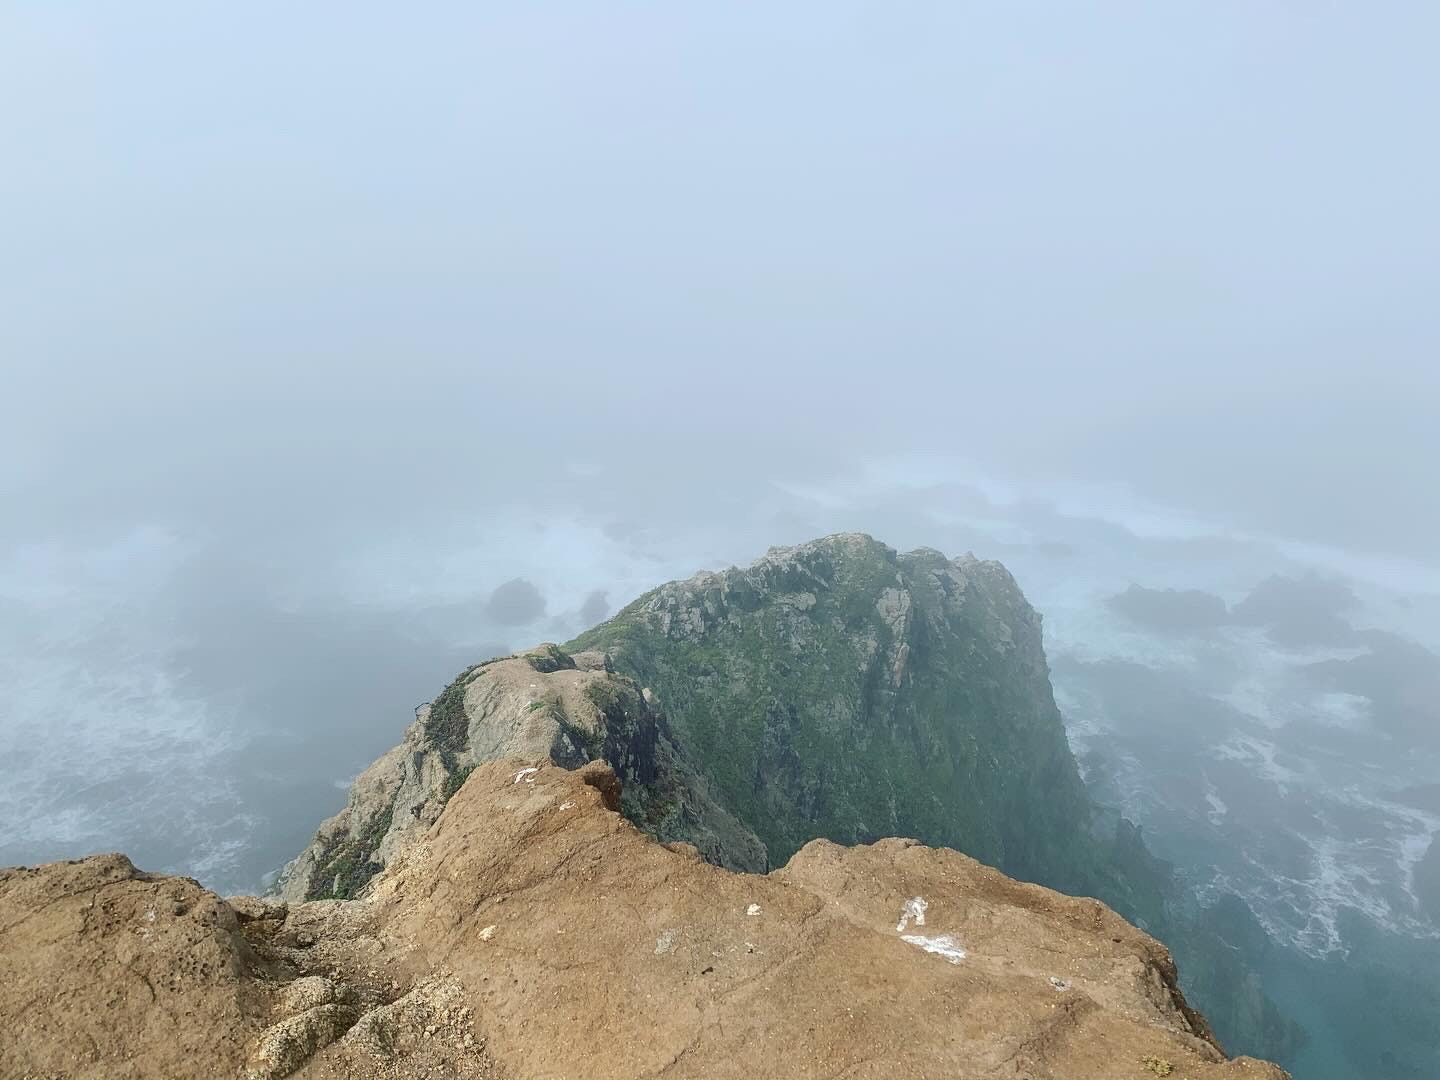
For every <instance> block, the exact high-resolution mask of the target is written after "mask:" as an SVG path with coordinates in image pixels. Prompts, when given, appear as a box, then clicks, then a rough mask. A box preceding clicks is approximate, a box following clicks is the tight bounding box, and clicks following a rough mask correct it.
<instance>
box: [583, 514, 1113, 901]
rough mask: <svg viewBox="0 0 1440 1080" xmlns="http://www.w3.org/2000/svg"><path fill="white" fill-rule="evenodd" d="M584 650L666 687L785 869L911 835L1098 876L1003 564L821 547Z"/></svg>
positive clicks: (765, 562) (1036, 872)
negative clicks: (824, 841)
mask: <svg viewBox="0 0 1440 1080" xmlns="http://www.w3.org/2000/svg"><path fill="white" fill-rule="evenodd" d="M570 647H572V648H576V649H603V650H606V651H607V652H608V653H609V655H610V656H611V657H612V659H613V662H614V664H615V666H616V668H617V669H618V670H620V671H622V672H624V673H626V674H629V675H632V676H634V678H635V679H636V680H637V681H639V682H640V683H641V684H642V685H644V686H647V687H651V688H653V689H654V691H655V692H656V694H657V695H658V698H659V701H660V703H661V705H662V706H663V707H664V708H665V709H666V711H667V713H668V715H669V716H670V719H671V722H672V724H673V725H674V729H675V732H676V735H677V736H678V738H679V741H680V742H681V743H682V744H683V745H684V746H685V747H686V748H687V750H688V751H689V753H690V754H691V755H692V756H693V758H694V760H695V762H696V764H697V765H698V766H699V767H700V769H701V770H702V771H703V772H704V773H705V774H706V775H707V776H708V777H710V778H711V780H712V782H713V783H714V785H715V790H716V793H717V795H718V796H719V797H720V799H721V801H722V802H724V804H725V805H726V806H727V807H729V808H730V809H731V810H733V811H734V812H735V813H736V815H737V816H738V817H739V818H740V819H741V820H742V821H743V822H744V823H745V824H746V825H747V826H748V827H749V828H750V829H752V830H753V831H754V832H755V833H756V835H758V836H759V837H760V838H761V840H763V841H764V842H765V845H766V847H767V849H768V850H769V853H770V857H771V859H772V860H775V861H777V862H779V861H783V860H784V859H786V858H788V857H789V856H790V855H791V854H792V853H793V852H794V851H796V850H797V849H798V848H799V847H800V846H801V845H803V844H804V843H806V842H807V841H809V840H810V839H812V838H814V837H816V836H823V837H828V838H830V839H832V840H837V841H840V842H842V843H854V842H864V841H869V840H874V839H876V838H878V837H881V836H891V835H897V834H899V835H914V836H921V837H923V838H925V840H926V841H927V842H929V843H934V844H944V845H947V846H953V847H956V848H960V849H962V850H964V851H965V852H967V853H968V854H971V855H973V856H975V857H976V858H979V859H981V860H983V861H985V862H989V863H993V864H994V865H996V866H998V867H1000V868H1001V869H1002V870H1004V871H1005V872H1007V873H1011V874H1015V875H1018V876H1022V877H1026V878H1031V879H1035V878H1043V879H1044V880H1046V881H1047V883H1050V884H1053V885H1056V886H1057V887H1064V888H1067V889H1071V888H1080V887H1084V886H1086V885H1089V884H1091V883H1092V881H1093V876H1094V875H1093V872H1092V871H1093V867H1092V862H1093V860H1091V859H1090V858H1089V853H1090V852H1091V850H1092V849H1093V847H1094V844H1093V843H1092V842H1091V841H1090V840H1089V838H1088V836H1087V827H1088V824H1089V822H1090V807H1089V802H1088V799H1087V796H1086V793H1085V790H1084V786H1083V784H1082V782H1081V780H1080V776H1079V772H1078V770H1077V768H1076V765H1075V761H1074V758H1073V757H1072V756H1071V753H1070V750H1069V746H1068V744H1067V742H1066V739H1065V731H1064V727H1063V724H1062V722H1061V718H1060V714H1059V711H1058V710H1057V709H1056V707H1055V702H1054V698H1053V696H1052V693H1051V689H1050V681H1049V670H1048V667H1047V665H1046V661H1045V654H1044V649H1043V646H1042V644H1041V634H1040V618H1039V616H1038V615H1037V614H1036V613H1035V611H1034V609H1032V608H1031V607H1030V605H1029V604H1028V603H1027V602H1026V601H1025V598H1024V596H1023V595H1022V594H1021V592H1020V590H1019V588H1018V587H1017V586H1016V584H1015V581H1014V579H1013V578H1012V577H1011V576H1010V574H1009V573H1008V572H1007V571H1006V570H1005V568H1004V567H1003V566H1001V565H1000V564H999V563H995V562H985V561H981V560H979V559H976V558H974V557H972V556H966V557H963V558H959V559H954V560H949V559H946V558H945V557H944V556H943V555H941V554H940V553H939V552H935V551H929V550H920V551H913V552H910V553H908V554H897V553H896V552H895V551H893V550H892V549H890V548H888V547H886V546H885V545H883V544H881V543H879V542H877V541H875V540H873V539H871V538H870V537H868V536H863V535H842V536H833V537H827V538H825V539H823V540H817V541H814V542H812V543H808V544H804V545H802V546H800V547H795V548H784V549H772V550H771V551H770V553H769V554H768V555H766V556H765V557H764V558H763V559H761V560H759V561H758V562H756V563H755V564H754V565H752V566H750V567H749V568H747V569H731V570H727V571H725V572H724V573H704V574H698V575H696V576H695V577H693V578H691V579H690V580H688V581H682V582H675V583H672V584H669V585H665V586H662V587H661V588H659V589H656V590H654V591H653V592H651V593H648V594H646V595H645V596H642V597H641V598H640V599H639V600H637V601H635V602H634V603H633V604H631V605H630V606H628V607H627V608H625V609H624V610H623V611H621V612H620V613H619V614H618V615H617V616H615V618H613V619H611V620H610V621H608V622H606V623H603V624H602V625H600V626H598V627H596V628H595V629H593V630H591V631H589V632H587V633H586V634H584V635H582V636H581V637H580V638H579V639H577V640H576V641H575V642H574V643H572V645H571V646H570Z"/></svg>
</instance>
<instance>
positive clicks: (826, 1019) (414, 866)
mask: <svg viewBox="0 0 1440 1080" xmlns="http://www.w3.org/2000/svg"><path fill="white" fill-rule="evenodd" d="M537 711H538V710H537ZM532 760H533V759H530V758H525V759H514V760H507V761H501V762H492V763H488V764H481V765H479V766H477V767H476V768H474V769H473V770H472V771H471V772H470V773H469V775H468V778H467V779H466V780H465V782H464V783H463V785H462V786H461V787H460V788H459V789H458V791H457V792H456V793H455V794H454V796H453V798H451V799H450V800H449V801H448V803H447V804H446V805H445V806H443V807H442V808H441V809H440V811H439V813H438V815H437V816H436V818H435V820H434V821H433V822H430V823H428V824H426V825H424V826H423V827H420V828H418V829H417V831H416V832H415V834H414V835H413V836H412V837H410V842H409V843H407V844H405V845H401V846H398V847H397V848H396V849H395V850H394V853H393V858H391V859H390V861H389V865H388V866H387V867H386V868H385V869H384V870H383V871H382V872H381V873H379V874H378V876H377V877H376V878H375V879H374V880H373V881H372V882H370V887H369V888H368V890H367V891H366V895H365V897H364V898H363V899H359V900H350V901H337V900H319V901H309V902H295V903H289V904H286V903H281V902H270V901H264V900H258V899H255V898H234V899H231V900H229V901H225V900H221V899H220V898H219V897H216V896H214V895H213V894H211V893H209V892H207V891H205V890H204V889H202V888H200V887H199V886H198V885H196V884H195V883H194V882H192V881H189V880H186V879H179V878H169V877H160V876H155V875H149V874H142V873H140V872H138V871H136V870H135V868H134V867H133V866H131V865H130V864H129V862H128V861H127V860H125V859H124V858H123V857H121V856H113V855H112V856H97V857H94V858H90V859H85V860H81V861H79V862H73V863H55V864H50V865H48V866H42V867H38V868H33V869H27V868H20V869H12V870H6V871H0V1021H3V1024H4V1028H3V1030H4V1037H3V1038H0V1075H3V1076H5V1077H7V1078H8V1077H16V1078H34V1080H38V1078H41V1077H46V1078H51V1077H65V1078H67V1080H100V1078H104V1080H115V1078H124V1077H165V1078H175V1080H182V1078H192V1077H193V1078H202V1077H203V1078H205V1080H209V1078H211V1077H216V1076H244V1077H249V1078H251V1080H280V1078H282V1077H286V1076H295V1077H301V1078H308V1080H319V1078H341V1077H345V1078H357V1080H369V1078H379V1077H387V1078H392V1080H409V1078H418V1077H424V1076H430V1077H438V1076H445V1077H457V1078H462V1080H465V1078H479V1077H487V1078H497V1080H498V1078H516V1080H520V1078H538V1077H569V1076H586V1077H593V1078H596V1080H618V1078H630V1077H634V1078H640V1077H656V1076H662V1075H663V1076H671V1077H677V1078H678V1077H702V1076H703V1077H708V1078H716V1077H720V1078H723V1077H735V1078H741V1077H743V1078H746V1080H752V1078H758V1077H771V1076H773V1077H838V1076H845V1077H849V1078H865V1077H876V1078H879V1077H892V1076H906V1077H917V1078H925V1077H934V1078H940V1077H944V1078H946V1080H970V1078H981V1077H987V1078H989V1077H1028V1078H1031V1080H1062V1078H1063V1080H1084V1078H1087V1077H1094V1078H1099V1077H1104V1078H1106V1080H1125V1078H1135V1080H1148V1078H1150V1077H1153V1076H1174V1077H1177V1078H1178V1077H1185V1078H1187V1080H1221V1078H1225V1080H1239V1078H1245V1080H1282V1078H1283V1077H1284V1076H1285V1074H1284V1073H1283V1072H1282V1071H1281V1070H1280V1069H1278V1068H1277V1067H1275V1066H1272V1065H1268V1064H1265V1063H1262V1062H1258V1061H1254V1060H1250V1059H1234V1060H1227V1059H1226V1058H1225V1057H1224V1055H1223V1054H1222V1053H1221V1052H1220V1050H1219V1048H1218V1047H1217V1046H1216V1045H1215V1043H1214V1041H1213V1040H1212V1038H1211V1037H1210V1035H1209V1031H1208V1028H1207V1026H1206V1024H1205V1022H1204V1020H1203V1018H1201V1017H1200V1016H1199V1015H1198V1014H1196V1013H1195V1012H1193V1011H1192V1010H1191V1009H1190V1008H1189V1007H1188V1006H1187V1005H1186V1002H1185V999H1184V997H1183V996H1182V995H1181V993H1180V991H1179V990H1178V989H1177V983H1176V972H1175V966H1174V964H1173V962H1172V961H1171V959H1170V955H1169V953H1168V952H1167V951H1166V950H1165V948H1164V947H1163V946H1162V945H1160V944H1159V943H1158V942H1156V941H1154V940H1153V939H1151V938H1150V937H1148V936H1147V935H1145V934H1144V933H1142V932H1140V931H1139V930H1137V929H1135V928H1134V927H1132V926H1130V925H1129V924H1127V923H1126V922H1124V921H1123V920H1122V919H1121V918H1120V917H1119V916H1117V915H1116V914H1115V913H1114V912H1112V911H1111V910H1109V909H1108V908H1106V907H1105V906H1104V905H1102V904H1100V903H1099V902H1097V901H1094V900H1083V899H1074V898H1071V897H1067V896H1063V895H1060V894H1058V893H1054V892H1051V891H1049V890H1047V889H1044V888H1041V887H1039V886H1035V885H1025V884H1021V883H1018V882H1016V881H1013V880H1010V879H1009V878H1006V877H1004V876H1003V875H1001V874H1000V873H999V872H997V871H995V870H992V869H990V868H988V867H985V866H983V865H981V864H979V863H977V862H975V861H974V860H973V859H970V858H968V857H966V856H964V855H960V854H958V853H956V852H954V851H948V850H941V849H933V848H927V847H923V846H921V845H920V844H918V843H917V842H915V841H912V840H897V839H888V840H882V841H879V842H878V843H875V844H872V845H869V846H864V847H856V848H841V847H838V846H836V845H835V844H833V843H830V842H828V841H815V842H813V843H810V844H808V845H806V846H805V847H804V848H803V849H801V850H800V851H799V852H798V853H797V854H796V855H795V856H794V857H793V858H792V859H791V860H790V861H789V863H788V864H787V865H786V866H785V867H784V868H783V869H780V870H776V871H774V872H772V873H770V874H768V875H764V876H761V875H749V874H738V873H733V872H730V871H728V870H725V869H722V868H719V867H716V866H712V865H709V864H707V863H706V862H704V861H703V860H702V859H701V858H700V857H699V853H698V852H697V851H696V850H695V849H694V848H693V847H691V846H689V845H686V844H680V843H675V844H669V845H662V844H660V843H658V842H656V841H654V840H653V839H651V838H649V837H647V836H645V835H644V834H643V833H641V832H640V831H639V830H638V829H637V828H636V827H635V826H634V825H632V824H631V823H630V822H629V821H628V820H626V818H624V817H622V816H621V815H620V814H619V813H617V812H616V811H617V808H618V807H619V806H620V805H621V801H622V799H623V798H624V796H623V794H622V791H621V787H622V785H621V783H620V781H619V779H618V778H617V776H616V774H615V772H614V770H613V769H612V768H611V767H610V766H609V765H607V764H605V763H603V762H598V761H597V762H594V763H592V764H589V765H586V766H583V767H582V768H580V769H577V770H573V771H572V770H566V769H563V768H558V767H555V766H553V765H549V764H542V765H539V766H535V765H533V764H531V761H532Z"/></svg>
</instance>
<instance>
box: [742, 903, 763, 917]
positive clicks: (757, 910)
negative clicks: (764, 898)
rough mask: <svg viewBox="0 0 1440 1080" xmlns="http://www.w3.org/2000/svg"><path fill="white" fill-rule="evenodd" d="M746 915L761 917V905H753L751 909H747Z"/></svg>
mask: <svg viewBox="0 0 1440 1080" xmlns="http://www.w3.org/2000/svg"><path fill="white" fill-rule="evenodd" d="M745 914H746V915H759V914H760V905H759V904H751V905H750V906H749V907H747V908H746V909H745Z"/></svg>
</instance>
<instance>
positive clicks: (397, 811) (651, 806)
mask: <svg viewBox="0 0 1440 1080" xmlns="http://www.w3.org/2000/svg"><path fill="white" fill-rule="evenodd" d="M502 757H522V758H526V759H529V760H536V761H538V760H550V761H553V762H555V763H557V764H559V765H564V766H567V767H571V768H575V767H578V766H579V765H581V764H583V763H585V762H587V761H590V760H591V759H592V758H600V759H603V760H605V761H608V762H609V763H610V764H611V765H612V766H613V767H614V768H615V770H616V772H617V773H618V774H619V775H620V776H621V777H622V778H623V779H624V781H625V784H626V800H625V807H624V809H625V812H626V813H627V814H628V815H629V816H630V817H631V818H632V819H633V820H635V821H637V822H638V823H640V824H641V825H642V826H643V827H644V828H645V829H646V831H647V832H649V833H650V834H651V835H653V836H655V837H657V838H658V839H660V840H684V841H687V842H689V843H692V844H694V845H695V846H696V847H697V848H698V849H699V850H700V851H701V852H702V853H703V854H704V856H705V857H706V858H707V859H709V860H710V861H711V862H716V863H723V864H725V865H728V866H732V867H735V868H736V869H742V870H764V869H765V868H766V865H767V864H766V858H765V852H764V848H763V847H762V846H761V844H760V842H759V840H757V839H756V838H755V836H754V835H753V834H752V833H751V832H750V831H749V830H748V829H746V828H745V827H744V826H743V825H741V824H740V823H739V821H737V820H736V819H735V817H734V816H733V815H732V814H731V813H729V811H727V810H725V809H724V808H723V807H721V806H720V805H719V804H717V803H716V801H715V800H714V799H713V798H712V797H711V796H710V794H709V785H708V783H707V782H706V780H705V779H704V778H703V777H702V776H701V775H700V774H699V773H698V772H697V771H696V769H695V768H694V766H693V765H692V764H691V763H690V762H689V760H688V759H687V758H686V756H685V754H684V752H683V751H682V750H681V749H680V748H679V747H678V746H677V745H676V743H675V740H674V739H673V737H672V736H671V734H670V730H669V727H668V724H667V723H666V720H665V717H664V716H663V715H662V714H661V713H660V712H659V711H658V710H657V709H655V708H654V707H653V706H652V705H651V702H650V700H649V699H648V697H647V695H646V694H645V692H644V690H643V689H642V688H641V687H640V686H638V685H637V684H636V683H635V682H634V680H632V679H630V678H628V677H626V676H624V675H618V674H616V673H615V671H614V670H613V669H612V668H611V667H610V665H609V662H608V660H607V659H606V658H605V657H604V656H603V655H600V654H596V653H589V654H586V653H581V654H580V655H578V656H574V657H572V656H570V655H569V654H567V653H564V652H561V651H560V650H559V649H558V648H556V647H555V646H554V645H542V646H540V647H538V648H536V649H532V650H530V651H529V652H527V653H522V654H520V655H518V656H513V657H502V658H500V659H497V660H490V661H486V662H484V663H481V664H477V665H475V666H474V667H471V668H469V669H467V670H466V671H464V672H462V673H461V674H460V676H459V677H458V678H457V679H456V680H455V681H454V682H453V683H451V684H450V686H449V687H447V688H446V689H445V691H444V692H443V693H442V694H441V695H440V696H439V697H437V698H436V699H435V701H433V702H431V703H429V704H427V705H423V706H421V707H420V709H418V710H417V712H416V717H415V721H414V723H412V724H411V725H410V727H409V728H408V729H407V730H406V732H405V738H404V741H403V742H401V744H400V745H399V746H397V747H395V748H394V749H393V750H391V751H389V752H388V753H386V754H385V755H384V756H383V757H381V758H379V759H378V760H377V761H376V762H375V763H374V764H372V765H371V766H370V767H369V768H368V769H366V770H365V771H364V772H363V773H362V774H361V775H360V776H359V777H357V778H356V780H355V782H354V783H353V784H352V785H351V788H350V793H349V797H348V801H347V803H346V806H345V808H344V809H343V810H341V811H340V813H339V814H337V815H336V816H335V817H333V818H330V819H329V820H328V821H326V822H325V823H324V824H322V825H321V827H320V829H319V831H318V833H317V834H316V837H315V840H314V841H313V842H312V843H311V844H310V846H309V847H308V848H306V849H305V851H303V852H302V853H301V854H300V856H299V857H298V858H296V859H295V860H294V861H293V862H291V863H290V864H289V865H288V866H287V867H286V868H285V869H284V871H282V873H281V876H280V880H279V883H278V885H277V892H278V894H279V895H281V896H283V897H284V898H286V899H289V900H315V899H325V898H334V899H350V898H353V897H354V896H356V895H358V894H359V893H360V892H362V891H363V890H364V888H365V887H366V885H367V884H368V882H369V881H370V879H371V878H372V877H373V876H374V875H375V874H376V873H377V872H379V870H380V869H381V867H383V866H384V865H385V864H386V863H387V862H389V860H390V859H392V858H393V857H394V856H395V854H396V853H397V852H398V851H400V850H403V848H404V847H405V846H406V845H407V844H408V843H410V842H411V841H412V840H413V839H414V838H415V837H416V836H419V835H421V834H423V833H424V831H425V830H426V829H428V828H429V827H430V825H431V824H432V823H433V822H434V821H435V819H436V818H437V817H438V816H439V815H440V812H441V810H442V809H443V808H444V806H445V803H446V801H447V800H448V799H449V798H450V797H451V795H453V794H454V792H455V791H456V790H457V789H458V788H459V786H460V784H461V783H462V782H463V781H464V779H465V777H466V776H467V775H468V774H469V772H470V770H472V769H473V768H475V766H476V765H477V764H479V763H481V762H485V761H493V760H495V759H497V758H502Z"/></svg>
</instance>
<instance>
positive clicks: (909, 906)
mask: <svg viewBox="0 0 1440 1080" xmlns="http://www.w3.org/2000/svg"><path fill="white" fill-rule="evenodd" d="M929 906H930V905H929V904H927V903H926V902H925V898H924V897H923V896H912V897H911V898H910V899H909V900H906V901H905V906H904V907H903V908H901V909H900V921H899V922H898V923H896V924H895V932H896V933H897V934H903V933H904V932H905V931H906V930H907V929H908V928H909V926H910V921H911V920H912V919H913V920H914V921H915V925H916V926H924V925H925V910H926V909H927V908H928V907H929Z"/></svg>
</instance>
